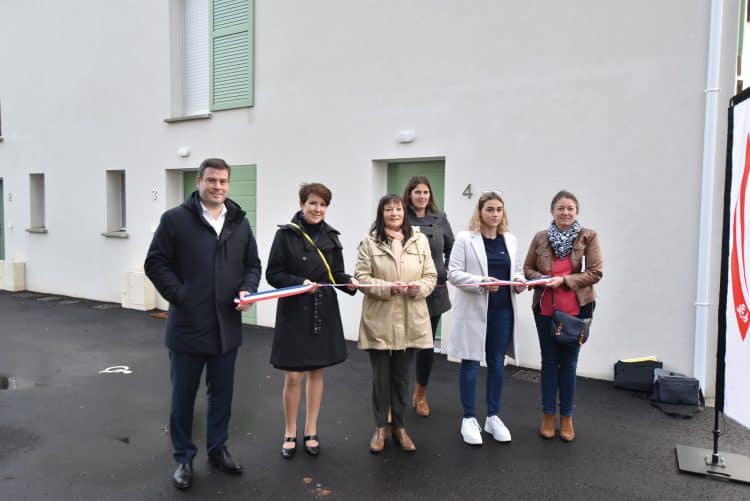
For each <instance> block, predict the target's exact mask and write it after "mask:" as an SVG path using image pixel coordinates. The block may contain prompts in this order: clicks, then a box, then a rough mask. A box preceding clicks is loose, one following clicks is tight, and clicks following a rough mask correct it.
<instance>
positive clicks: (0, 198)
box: [0, 179, 5, 261]
mask: <svg viewBox="0 0 750 501" xmlns="http://www.w3.org/2000/svg"><path fill="white" fill-rule="evenodd" d="M4 206H5V197H4V195H3V180H2V179H0V261H2V260H4V259H5V217H4V213H3V207H4Z"/></svg>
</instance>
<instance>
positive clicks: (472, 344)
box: [448, 231, 523, 362]
mask: <svg viewBox="0 0 750 501" xmlns="http://www.w3.org/2000/svg"><path fill="white" fill-rule="evenodd" d="M503 237H505V246H506V247H507V248H508V255H509V256H510V275H511V280H515V279H516V278H520V279H523V273H522V272H521V268H520V266H519V264H518V259H517V258H518V256H517V251H518V245H517V241H516V237H515V236H514V235H512V234H510V233H507V232H506V233H503ZM486 276H488V271H487V253H486V252H485V250H484V240H482V234H481V233H478V232H472V231H462V232H460V233H459V234H458V235H457V236H456V241H455V243H454V244H453V249H452V250H451V259H450V263H449V265H448V281H449V282H450V283H451V284H453V285H459V284H470V283H475V282H481V281H482V279H483V278H484V277H486ZM510 299H511V303H512V304H513V330H514V331H515V326H516V325H517V324H518V322H517V313H516V309H517V308H516V294H515V291H514V289H513V288H511V294H510ZM488 302H489V292H488V291H487V289H486V288H484V287H479V286H469V287H456V294H455V297H454V300H453V312H452V317H453V318H452V321H451V332H450V337H449V339H448V355H449V356H451V357H454V358H459V359H465V360H479V361H480V362H484V361H485V358H486V354H485V338H486V337H487V305H488ZM511 336H512V333H511ZM513 353H515V349H514V343H513V342H512V340H511V342H510V343H508V354H509V355H513Z"/></svg>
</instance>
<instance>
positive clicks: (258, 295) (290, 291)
mask: <svg viewBox="0 0 750 501" xmlns="http://www.w3.org/2000/svg"><path fill="white" fill-rule="evenodd" d="M549 278H550V277H541V278H535V279H533V280H527V281H526V282H514V281H511V280H492V281H485V282H473V283H470V284H457V285H455V286H454V287H478V286H480V285H500V286H512V285H519V284H526V285H529V286H534V285H543V284H546V283H547V280H549ZM348 285H349V284H302V285H292V286H290V287H282V288H280V289H272V290H267V291H261V292H253V293H250V294H245V295H244V296H242V297H241V298H240V297H236V298H234V303H235V304H241V305H246V304H253V303H257V302H258V301H266V300H268V299H279V298H282V297H289V296H296V295H299V294H305V293H306V292H310V291H311V290H313V289H314V288H316V287H347V286H348ZM447 285H449V284H446V285H445V286H447ZM450 285H453V284H450ZM391 286H393V282H383V283H379V284H358V285H357V288H358V289H367V288H373V287H391ZM445 286H443V287H445Z"/></svg>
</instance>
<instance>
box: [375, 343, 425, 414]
mask: <svg viewBox="0 0 750 501" xmlns="http://www.w3.org/2000/svg"><path fill="white" fill-rule="evenodd" d="M367 351H368V352H369V353H370V365H372V410H373V412H374V414H375V425H376V426H377V427H378V428H382V427H384V426H385V425H386V424H387V423H388V409H389V408H390V409H391V417H392V419H393V426H394V427H396V428H402V427H403V426H404V408H405V407H406V392H407V391H408V390H409V366H410V365H411V359H412V357H413V356H414V348H409V349H406V350H393V351H391V350H367Z"/></svg>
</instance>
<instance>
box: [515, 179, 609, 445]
mask: <svg viewBox="0 0 750 501" xmlns="http://www.w3.org/2000/svg"><path fill="white" fill-rule="evenodd" d="M550 212H551V213H552V222H551V223H550V225H549V227H548V228H547V229H546V230H542V231H540V232H537V234H536V235H534V239H533V240H532V241H531V246H530V247H529V252H528V254H527V255H526V261H525V262H524V264H523V271H524V275H526V278H527V279H534V278H540V277H543V276H549V277H551V278H550V279H549V280H548V281H547V283H546V286H545V287H538V288H537V289H536V290H535V291H534V299H533V301H532V309H533V311H534V320H535V321H536V329H537V334H538V336H539V346H540V348H541V352H542V406H543V412H544V415H543V419H542V426H541V428H540V429H539V434H540V435H541V436H542V437H544V438H552V437H554V436H555V419H556V416H557V396H558V393H559V395H560V438H561V439H562V440H563V441H565V442H570V441H572V440H573V439H574V438H575V430H574V428H573V406H574V404H575V392H576V367H577V366H578V352H579V350H580V344H577V345H563V344H558V343H557V342H556V341H555V340H554V339H553V335H552V334H553V328H554V324H553V322H552V312H553V310H555V309H557V310H561V311H563V312H565V313H567V314H569V315H575V316H578V317H579V318H591V317H592V316H593V313H594V307H595V306H596V302H595V301H594V299H595V297H596V296H595V294H594V284H595V283H597V282H598V281H599V280H601V278H602V273H603V268H604V264H603V261H602V252H601V249H600V247H599V239H598V238H597V236H596V232H595V231H594V230H591V229H588V228H583V227H582V226H581V225H580V224H579V223H578V220H577V219H576V217H577V215H578V199H577V198H576V197H575V195H573V194H572V193H570V192H569V191H560V192H558V193H557V194H556V195H555V196H554V197H553V198H552V204H551V205H550ZM579 343H582V340H581V341H579Z"/></svg>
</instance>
